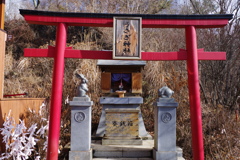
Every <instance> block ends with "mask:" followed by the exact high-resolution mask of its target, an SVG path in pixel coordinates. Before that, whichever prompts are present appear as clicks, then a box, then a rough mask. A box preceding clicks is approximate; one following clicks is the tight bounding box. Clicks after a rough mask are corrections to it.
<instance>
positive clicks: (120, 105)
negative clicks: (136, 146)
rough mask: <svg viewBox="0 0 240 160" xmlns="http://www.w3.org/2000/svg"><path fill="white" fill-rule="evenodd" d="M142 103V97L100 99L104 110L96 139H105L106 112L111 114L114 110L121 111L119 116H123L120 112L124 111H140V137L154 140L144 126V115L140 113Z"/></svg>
mask: <svg viewBox="0 0 240 160" xmlns="http://www.w3.org/2000/svg"><path fill="white" fill-rule="evenodd" d="M142 103H143V98H142V97H124V98H115V97H102V98H100V104H102V105H103V109H102V114H101V118H100V122H99V125H98V129H97V132H96V137H104V135H105V134H106V118H107V117H106V111H107V110H108V111H109V113H110V112H111V110H112V109H115V110H118V111H119V114H121V113H120V112H121V111H124V110H126V111H127V110H129V111H130V110H135V111H136V110H137V111H138V113H137V114H138V136H139V137H141V138H143V139H152V137H151V135H149V134H148V132H147V131H146V129H145V126H144V122H143V118H142V114H141V111H140V104H142ZM108 111H107V112H108ZM110 114H111V113H110ZM132 114H133V113H132ZM121 115H122V116H124V115H126V114H124V113H122V114H121ZM118 123H119V122H118ZM124 123H125V122H124ZM126 123H127V122H126Z"/></svg>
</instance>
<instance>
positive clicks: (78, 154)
mask: <svg viewBox="0 0 240 160" xmlns="http://www.w3.org/2000/svg"><path fill="white" fill-rule="evenodd" d="M92 104H93V102H92V101H90V98H89V97H74V98H73V101H70V106H71V149H70V152H69V160H81V159H84V160H91V159H92V150H91V120H92V117H91V114H92Z"/></svg>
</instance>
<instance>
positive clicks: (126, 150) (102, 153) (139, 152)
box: [92, 140, 152, 159]
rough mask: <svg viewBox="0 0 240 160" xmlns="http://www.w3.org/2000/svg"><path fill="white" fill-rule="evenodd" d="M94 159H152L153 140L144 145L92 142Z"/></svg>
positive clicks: (144, 142)
mask: <svg viewBox="0 0 240 160" xmlns="http://www.w3.org/2000/svg"><path fill="white" fill-rule="evenodd" d="M92 150H93V157H94V158H120V159H121V158H152V140H144V141H143V145H106V146H105V145H104V146H103V145H102V144H101V140H95V141H93V142H92Z"/></svg>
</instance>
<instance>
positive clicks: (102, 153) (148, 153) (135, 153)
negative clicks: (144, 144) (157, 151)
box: [93, 150, 153, 158]
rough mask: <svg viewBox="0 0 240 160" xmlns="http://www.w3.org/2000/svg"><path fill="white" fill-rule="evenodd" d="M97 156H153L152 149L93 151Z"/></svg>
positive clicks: (94, 155)
mask: <svg viewBox="0 0 240 160" xmlns="http://www.w3.org/2000/svg"><path fill="white" fill-rule="evenodd" d="M93 157H95V158H152V157H153V155H152V151H127V150H126V151H93Z"/></svg>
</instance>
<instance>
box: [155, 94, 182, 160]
mask: <svg viewBox="0 0 240 160" xmlns="http://www.w3.org/2000/svg"><path fill="white" fill-rule="evenodd" d="M177 107H178V103H177V102H175V100H174V99H173V98H159V99H158V101H157V106H155V108H154V113H155V117H154V135H155V136H154V149H153V157H154V160H170V159H171V160H177V157H178V149H177V147H176V108H177Z"/></svg>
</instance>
